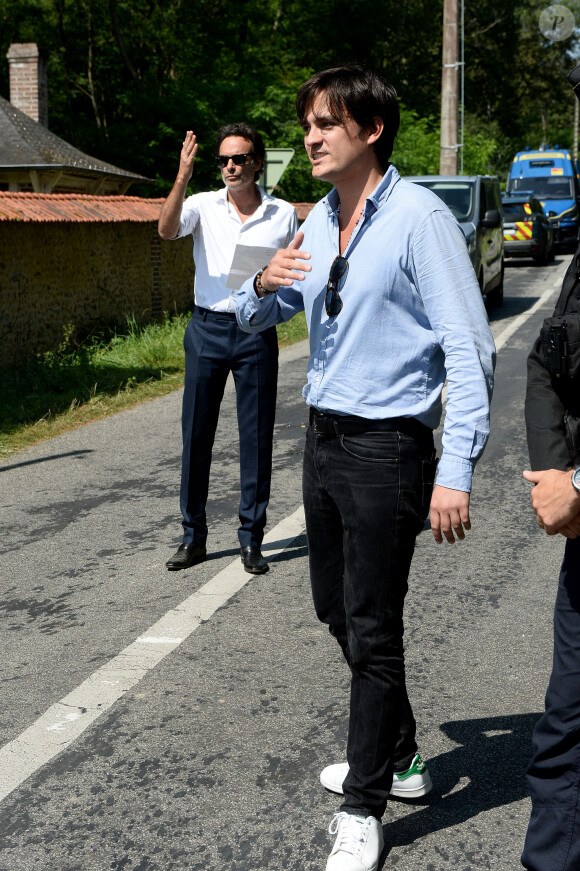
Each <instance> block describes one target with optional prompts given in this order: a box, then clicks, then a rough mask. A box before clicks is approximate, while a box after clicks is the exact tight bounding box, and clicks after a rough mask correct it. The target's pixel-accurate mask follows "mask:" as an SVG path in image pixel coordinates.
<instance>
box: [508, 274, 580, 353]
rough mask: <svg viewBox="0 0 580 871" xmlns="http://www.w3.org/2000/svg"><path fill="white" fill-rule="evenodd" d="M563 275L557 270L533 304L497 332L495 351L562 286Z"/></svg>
mask: <svg viewBox="0 0 580 871" xmlns="http://www.w3.org/2000/svg"><path fill="white" fill-rule="evenodd" d="M568 263H569V261H568V260H566V261H565V263H564V266H565V267H566V269H567V268H568ZM564 272H565V270H564ZM563 277H564V276H563V273H562V272H561V271H559V272H558V278H556V279H555V280H554V282H553V284H552V285H551V286H550V287H548V288H546V290H545V291H544V292H543V294H542V295H541V297H540V298H539V299H537V300H536V302H535V303H534V304H533V306H532V307H531V308H529V309H528V310H527V311H525V312H522V313H521V315H518V316H517V317H516V318H515V319H514V320H513V321H512V322H511V324H509V326H507V327H506V328H505V330H503V331H502V332H501V333H500V334H499V336H498V337H497V339H496V340H495V347H496V350H497V351H499V350H501V348H503V346H504V345H505V344H506V342H507V340H508V339H509V338H511V336H513V334H514V333H515V332H517V330H519V328H520V327H521V326H522V324H525V322H526V321H527V320H528V318H531V316H532V315H533V314H535V313H536V312H537V311H538V309H539V308H541V307H542V306H543V305H545V303H547V302H548V300H549V299H550V297H551V296H553V295H554V294H555V292H556V291H557V290H559V289H560V287H561V286H562V279H563Z"/></svg>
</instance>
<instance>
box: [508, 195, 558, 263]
mask: <svg viewBox="0 0 580 871" xmlns="http://www.w3.org/2000/svg"><path fill="white" fill-rule="evenodd" d="M502 204H503V244H504V256H505V257H532V258H533V259H534V260H535V262H536V263H537V264H538V265H539V266H541V265H545V264H546V263H547V262H548V261H549V260H553V259H554V228H553V226H552V222H551V221H550V220H549V218H548V217H547V216H546V215H545V214H544V210H543V208H542V204H541V202H540V201H539V200H537V199H536V198H535V197H533V196H531V194H523V195H522V194H518V195H515V196H505V197H503V198H502Z"/></svg>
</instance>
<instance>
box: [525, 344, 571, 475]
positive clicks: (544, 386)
mask: <svg viewBox="0 0 580 871" xmlns="http://www.w3.org/2000/svg"><path fill="white" fill-rule="evenodd" d="M565 413H566V408H565V406H564V404H563V402H562V399H561V398H560V396H559V395H558V393H557V392H556V389H555V387H554V384H553V383H552V379H551V377H550V375H549V373H548V371H547V369H546V367H545V365H544V361H543V358H542V352H541V348H540V339H539V338H538V339H536V341H535V342H534V346H533V348H532V350H531V352H530V355H529V357H528V380H527V387H526V405H525V414H526V432H527V437H528V451H529V454H530V464H531V467H532V470H533V471H540V470H542V469H562V470H565V469H569V468H570V466H571V465H572V458H571V456H570V451H569V450H568V446H567V443H566V426H565V423H564V415H565Z"/></svg>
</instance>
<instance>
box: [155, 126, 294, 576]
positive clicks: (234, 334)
mask: <svg viewBox="0 0 580 871" xmlns="http://www.w3.org/2000/svg"><path fill="white" fill-rule="evenodd" d="M197 149H198V143H197V139H196V137H195V135H194V133H193V132H192V131H191V130H189V131H188V132H187V133H186V136H185V140H184V142H183V147H182V150H181V156H180V161H179V170H178V173H177V178H176V180H175V184H174V185H173V188H172V190H171V193H170V194H169V196H168V197H167V199H166V201H165V203H164V205H163V208H162V210H161V215H160V218H159V235H160V236H161V238H162V239H178V238H180V237H182V236H186V235H188V234H190V233H191V235H192V236H193V241H194V249H193V258H194V261H195V308H194V311H193V314H192V317H191V320H190V322H189V324H188V326H187V329H186V333H185V339H184V347H185V389H184V394H183V413H182V433H183V455H182V471H181V497H180V507H181V513H182V515H183V542H182V544H181V545H180V547H179V549H178V550H177V552H176V553H175V555H174V556H173V557H172V558H171V559H170V560H168V561H167V563H166V566H167V568H168V569H170V570H173V571H175V570H177V569H185V568H188V567H189V566H192V565H196V564H197V563H200V562H203V561H204V560H205V559H206V540H207V523H206V502H207V495H208V488H209V472H210V464H211V452H212V447H213V442H214V437H215V431H216V427H217V422H218V416H219V409H220V404H221V400H222V397H223V392H224V388H225V384H226V380H227V377H228V374H229V372H232V374H233V377H234V383H235V387H236V403H237V412H238V430H239V443H240V481H241V499H240V509H239V517H240V527H239V530H238V537H239V541H240V547H241V559H242V563H243V565H244V568H245V569H246V571H248V572H251V573H253V574H261V573H263V572H265V571H267V570H268V564H267V563H266V561H265V560H264V558H263V556H262V553H261V544H262V538H263V535H264V527H265V525H266V507H267V505H268V500H269V497H270V478H271V471H272V438H273V431H274V413H275V406H276V386H277V376H278V340H277V335H276V328H275V327H272V328H271V329H269V330H266V331H264V332H262V333H257V334H255V335H249V334H248V333H244V332H243V331H242V330H241V329H240V328H239V326H238V324H237V321H236V314H235V311H236V306H235V302H234V292H235V288H234V289H230V288H229V287H228V284H235V281H232V279H231V278H230V277H229V276H230V271H231V267H232V261H233V259H234V253H235V251H236V247H237V246H243V248H244V249H245V248H247V247H256V246H258V247H266V248H270V249H277V248H283V247H286V246H287V245H289V244H290V241H291V240H292V239H293V238H294V236H295V234H296V230H297V219H296V212H295V210H294V208H293V207H292V206H291V205H290V203H287V202H284V201H283V200H279V199H276V198H275V197H271V196H269V195H268V194H267V193H266V192H265V191H264V190H262V188H260V187H258V185H257V184H256V181H257V179H258V177H259V174H260V171H261V169H262V166H263V164H264V157H265V148H264V143H263V141H262V138H261V136H260V135H259V134H258V133H257V132H256V131H255V130H253V129H252V128H251V127H249V126H248V125H246V124H228V125H226V126H225V127H222V128H221V129H220V131H219V133H218V137H217V151H216V160H217V162H218V165H219V167H220V168H221V173H222V177H223V180H224V184H225V188H222V189H221V190H219V191H211V192H205V193H200V194H194V195H193V196H190V197H188V198H187V199H184V197H185V194H186V189H187V185H188V183H189V180H190V179H191V176H192V174H193V165H194V162H195V156H196V153H197ZM239 250H240V249H239V247H238V252H239ZM246 253H247V252H246ZM250 254H251V252H250ZM266 259H268V258H266ZM253 271H255V269H254V270H253ZM238 286H239V285H238Z"/></svg>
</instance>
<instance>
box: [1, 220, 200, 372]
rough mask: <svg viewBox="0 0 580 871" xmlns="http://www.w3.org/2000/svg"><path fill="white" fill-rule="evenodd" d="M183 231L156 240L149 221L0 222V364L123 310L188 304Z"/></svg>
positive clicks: (189, 264) (190, 273) (119, 320)
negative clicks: (71, 328) (167, 239)
mask: <svg viewBox="0 0 580 871" xmlns="http://www.w3.org/2000/svg"><path fill="white" fill-rule="evenodd" d="M192 244H193V243H192V239H191V236H190V237H187V238H186V239H179V240H177V241H175V242H162V241H161V239H160V238H159V236H158V234H157V224H156V222H142V223H137V222H130V221H120V222H110V223H104V222H103V223H88V222H79V223H74V222H66V223H64V222H63V223H54V222H51V223H49V222H46V223H42V222H34V223H30V222H18V221H8V222H1V223H0V365H2V366H6V365H11V364H13V363H16V362H18V361H20V360H22V359H25V358H27V357H31V356H33V355H34V354H37V353H41V352H43V351H47V350H50V349H54V348H57V347H58V345H59V344H60V342H61V341H62V337H63V329H64V328H65V327H66V326H67V325H69V324H73V325H74V326H75V327H77V328H78V330H79V331H80V332H81V333H86V332H88V331H89V330H90V329H91V328H92V327H95V326H99V325H104V324H107V325H108V324H111V323H115V324H118V325H121V326H122V325H123V324H124V323H125V322H126V319H127V317H129V316H134V317H135V318H136V320H137V321H139V322H146V321H150V320H153V319H156V318H158V317H159V316H160V315H162V314H163V312H173V311H183V310H185V309H187V308H190V307H192V306H193V277H194V269H193V257H192Z"/></svg>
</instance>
